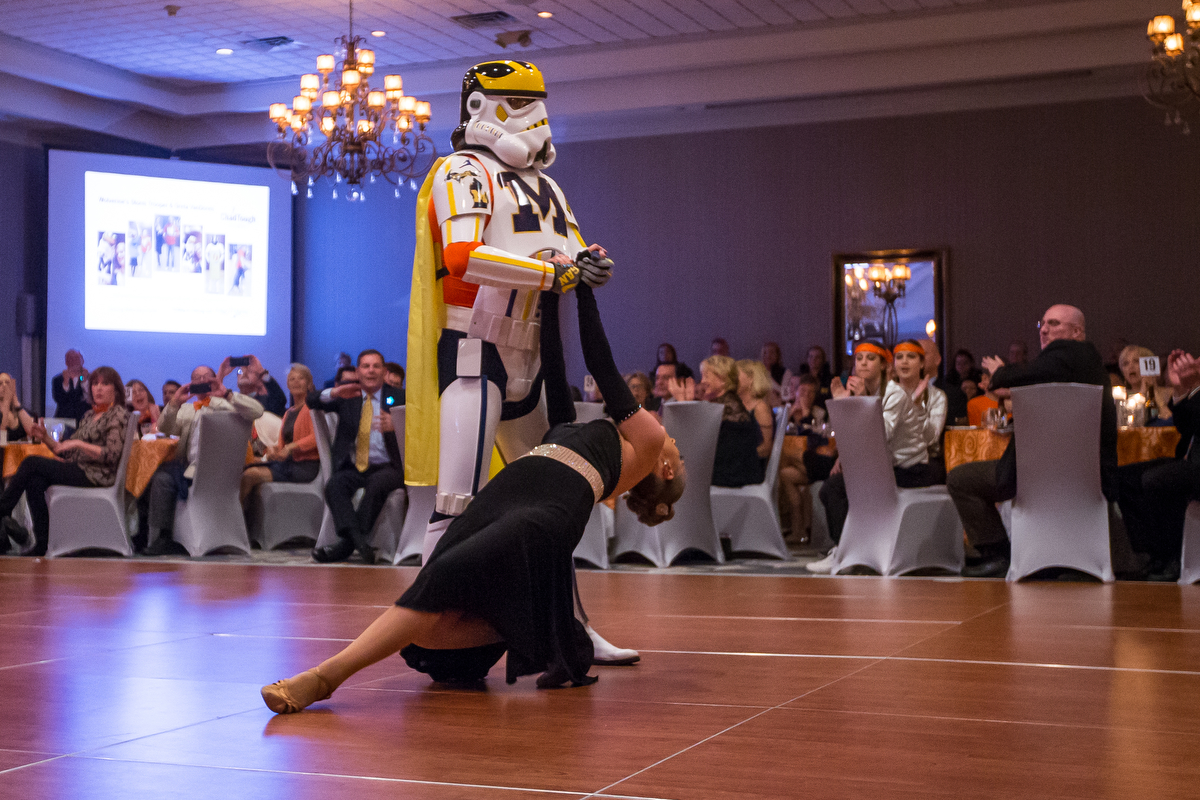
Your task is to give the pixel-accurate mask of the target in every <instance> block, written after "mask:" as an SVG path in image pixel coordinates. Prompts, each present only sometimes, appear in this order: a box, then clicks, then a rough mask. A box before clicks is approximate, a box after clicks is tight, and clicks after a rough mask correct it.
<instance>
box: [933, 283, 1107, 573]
mask: <svg viewBox="0 0 1200 800" xmlns="http://www.w3.org/2000/svg"><path fill="white" fill-rule="evenodd" d="M1038 331H1039V333H1040V338H1041V344H1042V352H1041V354H1040V355H1038V357H1037V358H1035V359H1034V360H1033V361H1030V362H1029V363H1027V364H1013V365H1009V366H1005V364H1004V362H1003V361H1002V360H1001V359H1000V358H999V357H990V358H985V359H983V367H984V369H986V370H988V371H990V372H991V374H992V382H991V388H992V390H993V391H995V392H996V393H997V394H998V395H1001V396H1005V395H1006V394H1007V392H1006V391H1005V390H1007V389H1011V388H1013V387H1015V386H1032V385H1034V384H1039V383H1090V384H1092V385H1095V386H1102V387H1104V398H1103V400H1102V402H1101V404H1100V483H1101V488H1102V490H1103V491H1104V496H1105V497H1107V498H1108V499H1109V500H1110V501H1114V502H1115V501H1116V499H1117V410H1116V406H1115V405H1113V400H1112V386H1111V385H1110V384H1109V380H1108V372H1107V371H1105V369H1104V359H1103V358H1101V356H1100V351H1099V350H1097V349H1096V347H1095V346H1094V345H1093V344H1092V343H1091V342H1089V341H1087V331H1086V327H1085V324H1084V318H1083V312H1082V311H1080V310H1079V309H1078V308H1075V307H1074V306H1068V305H1056V306H1051V307H1050V308H1048V309H1047V310H1046V313H1045V314H1044V315H1042V321H1041V322H1040V323H1038ZM946 488H947V489H948V490H949V492H950V497H951V498H952V499H953V500H954V505H955V507H956V508H957V509H958V516H959V518H960V519H961V520H962V522H963V526H964V527H965V528H966V531H967V541H969V542H970V543H971V545H972V546H973V547H974V548H975V549H976V550H977V551H979V554H980V556H981V559H980V561H979V562H978V563H976V564H972V565H969V566H967V567H966V568H965V569H964V570H963V575H965V576H967V577H999V576H1002V575H1004V574H1005V573H1006V572H1007V571H1008V559H1009V543H1008V534H1007V532H1006V531H1005V530H1004V523H1003V522H1001V520H1000V513H999V512H998V511H997V510H996V503H1001V502H1004V501H1005V500H1011V499H1013V498H1014V497H1016V495H1017V451H1016V437H1013V439H1012V440H1011V441H1009V443H1008V447H1007V449H1005V451H1004V455H1003V456H1001V457H1000V460H999V461H976V462H974V463H970V464H963V465H962V466H959V467H956V468H955V469H953V470H951V471H950V474H949V475H948V476H947V477H946Z"/></svg>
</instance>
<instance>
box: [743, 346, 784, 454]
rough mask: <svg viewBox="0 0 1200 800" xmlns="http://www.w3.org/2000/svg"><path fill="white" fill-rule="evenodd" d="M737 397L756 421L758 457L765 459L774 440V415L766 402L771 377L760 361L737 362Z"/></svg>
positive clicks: (746, 360)
mask: <svg viewBox="0 0 1200 800" xmlns="http://www.w3.org/2000/svg"><path fill="white" fill-rule="evenodd" d="M737 372H738V389H737V393H738V399H739V400H741V401H742V405H743V406H744V407H745V409H746V410H747V411H749V412H750V416H752V417H754V421H755V422H756V423H758V427H759V431H760V432H761V436H762V442H761V443H760V444H759V445H758V457H759V458H761V459H763V462H764V465H765V463H766V460H767V459H768V458H770V456H771V446H772V445H773V444H774V441H775V415H774V413H773V412H772V411H771V406H769V405H768V404H767V395H768V393H769V392H770V390H771V379H770V377H769V376H768V375H767V369H766V367H764V366H763V365H762V362H760V361H755V360H753V359H749V358H747V359H745V360H742V361H739V362H737Z"/></svg>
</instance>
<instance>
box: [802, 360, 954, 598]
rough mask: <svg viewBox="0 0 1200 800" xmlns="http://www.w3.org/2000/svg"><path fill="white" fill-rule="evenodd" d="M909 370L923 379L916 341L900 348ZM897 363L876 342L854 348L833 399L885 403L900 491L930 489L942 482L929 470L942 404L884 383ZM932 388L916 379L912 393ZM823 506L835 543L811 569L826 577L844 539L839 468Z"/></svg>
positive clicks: (885, 426) (843, 490) (844, 499)
mask: <svg viewBox="0 0 1200 800" xmlns="http://www.w3.org/2000/svg"><path fill="white" fill-rule="evenodd" d="M897 348H901V352H902V353H904V354H905V359H906V361H908V362H909V363H910V365H911V366H909V367H906V370H908V372H906V374H907V375H908V377H909V379H910V380H911V377H912V375H918V376H919V374H920V363H921V361H920V359H918V358H917V357H916V354H915V353H913V352H912V351H913V350H918V349H920V350H923V349H924V348H923V347H922V346H921V345H920V344H919V343H918V342H915V341H913V340H908V341H906V342H901V343H900V344H899V345H897ZM892 361H893V355H892V352H891V351H890V350H888V349H886V348H885V347H883V346H882V345H879V344H877V343H875V342H860V343H859V344H858V345H857V346H856V347H855V348H854V374H853V375H852V376H850V378H849V379H848V380H847V382H846V385H845V386H843V385H842V382H841V379H839V378H834V379H833V384H832V385H831V387H830V389H831V391H832V393H833V398H834V399H835V400H836V399H838V398H841V397H869V396H873V395H874V396H879V397H882V398H883V429H884V435H885V436H886V437H887V447H888V451H889V452H890V453H891V456H892V470H893V472H894V473H895V475H896V485H897V486H899V487H901V488H914V487H918V486H932V485H933V484H935V483H936V482H937V480H938V477H939V475H938V471H937V470H936V469H935V468H934V467H931V466H930V464H929V449H930V443H929V438H930V437H929V433H928V430H929V427H930V426H929V411H930V409H931V408H932V407H933V406H936V405H937V403H938V402H939V401H937V400H934V401H933V402H932V403H931V402H930V401H929V400H928V399H926V402H925V403H924V404H920V405H919V404H918V403H916V402H914V400H913V396H912V393H910V392H909V391H908V390H906V389H905V388H904V386H902V385H901V384H900V383H898V382H896V381H888V380H887V379H886V372H887V367H888V365H889V364H891V363H892ZM927 386H928V383H926V382H925V381H924V380H923V379H920V378H918V380H917V382H916V383H915V384H914V387H913V392H917V390H918V389H919V390H920V392H921V393H924V391H925V389H926V388H927ZM820 496H821V502H822V503H823V504H824V505H825V519H826V521H827V522H828V524H829V535H830V537H831V538H832V539H833V541H834V543H835V547H834V550H831V551H830V552H829V554H828V555H826V557H825V558H823V559H821V560H820V561H815V562H813V563H811V564H808V565H807V569H808V571H809V572H815V573H818V574H826V573H828V572H829V571H830V570H831V569H832V568H833V564H834V562H835V561H836V560H837V553H836V550H837V547H836V543H837V542H839V541H840V540H841V538H842V529H843V528H844V527H845V524H846V515H847V514H848V513H849V512H850V502H849V499H848V498H847V496H846V480H845V478H844V477H843V476H842V471H841V465H840V463H839V464H837V465H835V466H834V468H833V470H832V472H831V474H830V475H829V477H828V478H826V480H825V485H824V486H822V487H821V492H820Z"/></svg>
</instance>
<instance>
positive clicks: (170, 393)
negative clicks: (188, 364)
mask: <svg viewBox="0 0 1200 800" xmlns="http://www.w3.org/2000/svg"><path fill="white" fill-rule="evenodd" d="M181 385H182V384H180V383H179V381H177V380H175V379H174V378H172V379H171V380H168V381H166V382H164V383H163V385H162V403H161V404H159V406H158V410H159V411H162V410H163V409H164V408H166V407H167V403H169V402H171V398H172V397H174V396H175V393H176V392H178V391H179V387H180V386H181Z"/></svg>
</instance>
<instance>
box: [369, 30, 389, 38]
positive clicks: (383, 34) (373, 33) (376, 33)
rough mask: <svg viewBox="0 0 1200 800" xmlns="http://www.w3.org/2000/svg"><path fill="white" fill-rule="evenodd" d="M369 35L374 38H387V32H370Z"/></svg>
mask: <svg viewBox="0 0 1200 800" xmlns="http://www.w3.org/2000/svg"><path fill="white" fill-rule="evenodd" d="M371 35H372V36H375V37H379V36H387V31H371Z"/></svg>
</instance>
